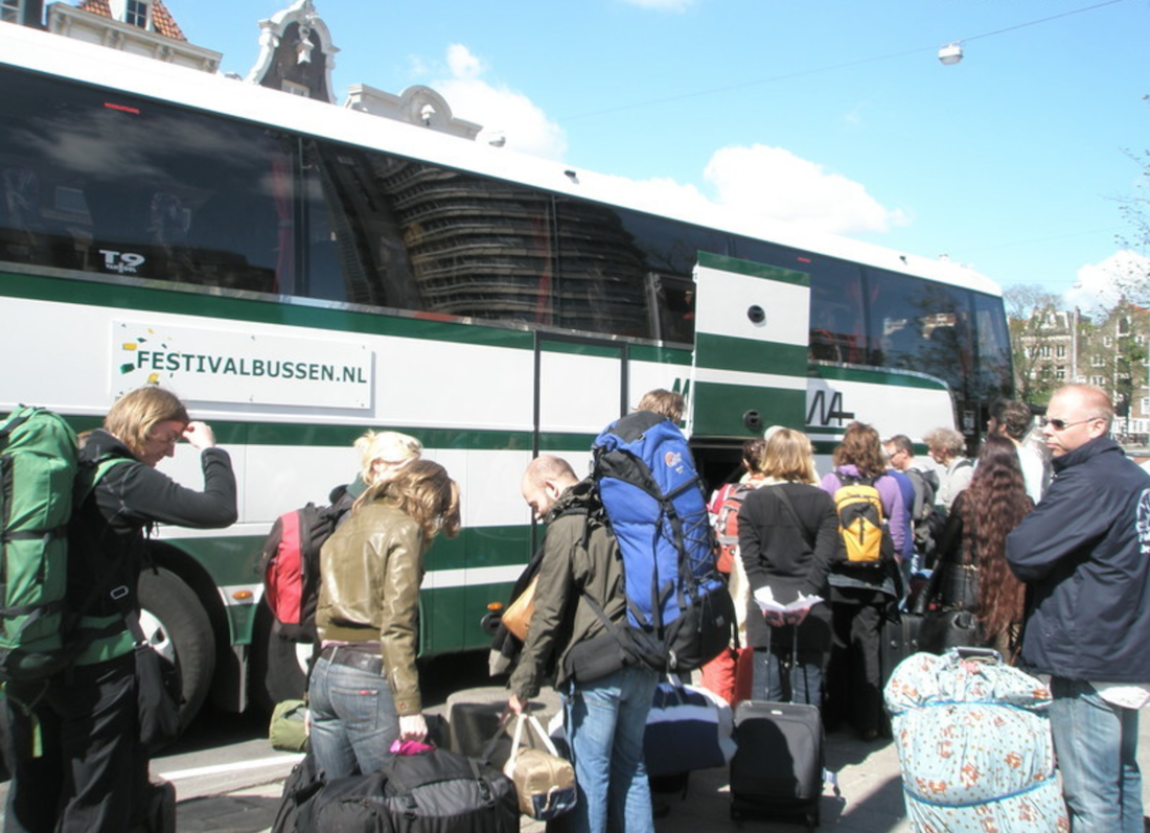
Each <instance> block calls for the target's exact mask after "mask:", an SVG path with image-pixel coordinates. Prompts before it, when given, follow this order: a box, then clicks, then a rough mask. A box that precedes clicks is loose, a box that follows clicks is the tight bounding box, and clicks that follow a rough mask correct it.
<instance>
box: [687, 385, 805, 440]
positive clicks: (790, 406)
mask: <svg viewBox="0 0 1150 833" xmlns="http://www.w3.org/2000/svg"><path fill="white" fill-rule="evenodd" d="M695 396H697V397H699V400H698V401H700V402H706V403H707V407H706V409H705V410H703V409H701V410H697V411H696V412H695V419H694V425H693V427H692V430H693V432H694V433H695V434H696V435H701V436H707V437H732V438H739V439H746V438H747V437H753V436H757V435H761V433H762V430H763V429H765V428H767V427H768V426H770V425H784V426H786V427H788V428H797V429H799V430H803V429H804V426H803V420H804V418H805V409H806V397H807V393H806V391H805V390H780V389H779V388H759V387H750V386H747V385H721V384H715V383H713V382H696V383H695ZM748 411H757V412H758V414H759V418H760V420H761V421H762V428H760V429H758V431H752V430H750V429H749V428H747V426H746V425H745V424H744V422H743V418H744V415H745V414H746V413H747V412H748Z"/></svg>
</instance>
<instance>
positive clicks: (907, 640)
mask: <svg viewBox="0 0 1150 833" xmlns="http://www.w3.org/2000/svg"><path fill="white" fill-rule="evenodd" d="M921 627H922V614H921V613H912V612H911V611H909V610H900V611H899V612H898V616H897V618H893V619H891V618H888V619H887V620H886V621H884V622H883V623H882V630H881V631H880V633H879V637H880V641H879V646H878V651H879V674H880V677H879V679H880V680H882V685H881V687H882V688H885V687H886V684H887V681H888V680H890V678H891V675H892V674H893V673H894V669H895V668H897V667H898V664H899V663H900V662H902V661H903V660H904V659H906V658H907V657H909V656H913V655H914V654H917V653H918V652H919V650H920V649H919V645H918V633H919V630H920V629H921ZM879 732H880V733H881V734H882V736H883V737H887V738H889V737H890V736H891V725H890V714H889V713H888V712H887V710H886V709H883V712H882V714H881V715H880V716H879Z"/></svg>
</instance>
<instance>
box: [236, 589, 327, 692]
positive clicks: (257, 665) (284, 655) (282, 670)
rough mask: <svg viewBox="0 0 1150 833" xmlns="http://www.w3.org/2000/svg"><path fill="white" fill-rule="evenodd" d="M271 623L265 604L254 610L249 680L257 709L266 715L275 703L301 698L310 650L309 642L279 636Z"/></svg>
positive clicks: (305, 689)
mask: <svg viewBox="0 0 1150 833" xmlns="http://www.w3.org/2000/svg"><path fill="white" fill-rule="evenodd" d="M273 624H274V622H273V620H272V615H271V611H270V610H268V607H267V605H266V604H260V605H259V609H258V610H257V612H256V626H255V633H254V637H253V638H254V640H255V642H254V645H253V649H254V650H253V655H252V664H251V678H250V683H251V687H252V700H253V702H254V704H255V706H256V708H257V709H259V710H260V711H261V712H263V713H264V714H267V715H270V714H271V713H272V709H274V708H275V706H276V704H277V703H282V702H283V701H284V700H300V699H302V698H303V696H304V694H305V693H306V692H307V663H308V657H309V655H310V654H311V651H312V646H311V645H310V644H305V643H299V642H293V641H292V640H290V639H284V638H282V637H281V636H280V635H279V634H277V633H276V632H275V628H274V627H272V625H273Z"/></svg>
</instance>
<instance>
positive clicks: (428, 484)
mask: <svg viewBox="0 0 1150 833" xmlns="http://www.w3.org/2000/svg"><path fill="white" fill-rule="evenodd" d="M459 527H460V516H459V487H458V486H457V485H456V483H455V481H453V480H452V479H451V478H450V477H448V474H447V471H446V470H445V469H444V468H443V466H441V465H439V464H438V463H433V462H431V461H429V460H411V461H410V462H407V463H405V464H404V465H402V466H401V467H400V468H399V469H398V470H396V471H394V472H391V473H390V474H389V475H388V476H386V477H377V478H376V479H375V481H374V482H373V483H372V484H371V485H370V486H368V488H367V490H366V491H364V493H363V494H362V495H360V497H359V498H357V499H356V501H355V504H354V505H353V507H352V510H351V516H350V518H348V520H347V521H346V522H345V523H344V524H343V525H342V526H340V527H339V529H337V530H336V531H335V533H334V534H333V535H332V536H331V538H329V539H328V540H327V541H326V542H325V543H324V545H323V549H322V550H321V551H320V594H319V605H318V608H317V611H316V630H317V631H318V634H319V639H320V644H321V646H322V647H321V650H320V654H319V658H318V659H317V660H316V664H315V667H314V669H313V670H312V674H311V679H310V683H309V686H308V696H309V701H310V707H311V712H310V714H311V722H312V730H311V738H310V742H311V748H312V751H313V752H314V754H315V758H316V764H317V766H318V767H319V769H321V770H323V771H324V772H325V773H326V775H327V777H328V778H329V779H331V778H338V777H341V776H344V775H352V774H355V773H357V772H361V773H364V772H371V771H373V770H375V769H378V768H379V767H381V766H383V764H384V763H386V762H387V760H388V758H389V757H390V756H391V753H390V751H389V750H390V747H391V745H392V743H393V742H394V741H396V740H423V739H424V737H426V735H427V723H426V722H425V720H424V718H423V713H422V712H423V705H422V701H421V698H420V690H419V675H418V672H417V670H416V667H415V655H416V647H417V642H418V633H419V586H420V584H421V582H422V581H423V573H424V556H425V555H426V553H427V551H428V549H430V547H431V544H432V542H433V540H434V539H435V537H436V535H438V534H439V533H440V532H442V533H443V534H444V535H446V536H448V537H449V538H451V537H454V536H455V535H457V534H458V533H459Z"/></svg>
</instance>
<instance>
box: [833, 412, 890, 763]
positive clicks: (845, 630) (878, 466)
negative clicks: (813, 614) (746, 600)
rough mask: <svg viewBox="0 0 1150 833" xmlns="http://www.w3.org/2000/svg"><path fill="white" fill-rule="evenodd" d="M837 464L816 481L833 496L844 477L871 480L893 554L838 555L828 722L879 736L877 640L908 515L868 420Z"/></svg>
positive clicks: (837, 455) (852, 431)
mask: <svg viewBox="0 0 1150 833" xmlns="http://www.w3.org/2000/svg"><path fill="white" fill-rule="evenodd" d="M833 461H834V466H835V467H834V471H832V472H830V473H829V474H827V475H826V476H825V477H823V479H822V482H821V483H820V484H819V485H821V486H822V488H823V489H824V490H826V491H827V492H828V493H829V494H830V495H831V496H832V497H833V496H834V494H835V492H837V491H838V490H839V489H840V488H841V487H842V486H843V485H844V482H855V481H857V480H858V479H859V478H861V479H862V480H863V482H871V483H872V484H873V485H874V487H875V489H876V490H877V491H878V494H879V500H880V502H881V503H882V512H883V519H884V521H885V522H886V526H887V528H888V529H889V531H890V537H891V540H892V541H893V542H894V552H895V554H896V555H895V558H894V560H893V561H891V562H889V563H885V564H881V565H870V564H867V565H855V564H851V563H849V562H847V561H845V560H844V559H842V558H840V559H838V560H836V561H835V562H834V564H833V565H832V567H831V574H830V586H831V598H830V603H831V616H832V625H833V637H834V638H833V642H832V644H831V659H830V665H829V667H828V668H827V680H826V694H827V704H826V709H825V711H824V715H825V716H826V718H827V720H826V722H827V723H828V725H833V724H834V723H836V722H839V721H842V720H844V719H847V720H849V721H850V722H851V724H852V725H853V726H854V729H855V731H856V732H858V735H859V737H861V738H862V739H863V740H873V739H874V738H876V737H878V731H879V719H880V717H881V715H882V676H881V669H880V667H879V640H880V633H881V630H882V624H883V621H884V619H885V618H886V610H887V608H888V607H889V606H890V605H892V604H896V603H897V602H898V599H899V596H900V595H901V592H902V591H901V584H902V582H901V580H900V576H899V570H898V563H897V562H898V561H899V560H900V559H899V554H901V553H902V552H904V551H905V548H906V546H907V540H906V538H907V529H908V517H907V509H906V505H905V503H904V502H903V497H902V491H901V489H899V485H898V483H897V482H896V481H895V479H894V478H893V477H891V476H890V474H888V473H887V471H886V468H887V467H886V460H885V458H884V456H883V451H882V443H881V442H880V441H879V436H878V432H877V431H875V429H874V428H873V427H871V426H870V425H866V424H864V423H861V422H852V423H851V424H850V425H848V426H847V430H846V433H845V434H844V435H843V440H842V443H841V444H840V445H838V446H837V447H836V448H835V452H834V457H833Z"/></svg>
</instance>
